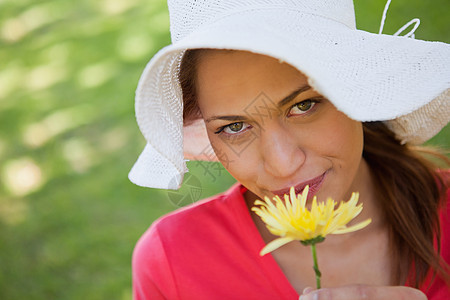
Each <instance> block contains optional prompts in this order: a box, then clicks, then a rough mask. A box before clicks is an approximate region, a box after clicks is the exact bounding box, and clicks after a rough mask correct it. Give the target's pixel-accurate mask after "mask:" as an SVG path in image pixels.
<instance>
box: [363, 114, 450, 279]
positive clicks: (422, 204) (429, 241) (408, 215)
mask: <svg viewBox="0 0 450 300" xmlns="http://www.w3.org/2000/svg"><path fill="white" fill-rule="evenodd" d="M363 129H364V150H363V157H364V159H365V160H366V161H367V163H368V164H369V166H370V169H371V172H372V174H373V175H374V179H375V185H376V187H377V191H378V195H377V196H378V198H379V203H380V205H382V209H383V211H384V213H385V215H386V218H387V223H388V228H389V233H390V241H391V249H392V254H393V257H394V261H395V264H396V265H394V268H393V274H392V275H393V278H394V280H395V282H396V283H397V284H400V283H401V282H400V280H401V278H405V277H406V276H408V274H409V275H410V277H409V278H407V279H408V282H409V284H410V285H412V286H414V287H418V286H419V285H420V284H421V283H423V281H424V279H425V277H426V275H427V273H428V271H429V270H430V268H431V269H433V270H434V271H435V273H437V274H438V275H440V276H441V277H442V278H443V279H444V280H445V281H447V283H449V279H450V278H449V268H448V265H447V264H446V263H445V262H444V261H443V259H442V258H441V257H440V256H439V253H440V235H441V232H440V222H439V209H440V208H441V207H442V206H443V205H445V203H446V200H447V199H446V198H445V194H446V189H447V188H448V178H446V176H445V174H444V176H440V174H438V172H439V171H437V166H436V165H435V164H433V163H431V161H429V160H427V159H425V158H424V156H423V155H422V154H427V155H428V154H429V155H433V156H435V157H438V158H440V159H442V160H443V161H444V162H445V164H446V165H447V166H448V165H449V159H448V158H447V157H445V156H444V155H442V154H439V152H437V151H434V150H432V149H431V148H425V147H411V146H409V145H407V144H406V145H402V144H401V143H400V141H399V140H397V139H396V138H395V135H394V133H393V132H392V131H390V130H389V129H388V128H387V127H386V125H385V124H384V123H383V122H365V123H363ZM434 238H436V241H437V252H436V251H435V249H434V247H433V241H434ZM401 258H403V259H401ZM405 263H406V265H405Z"/></svg>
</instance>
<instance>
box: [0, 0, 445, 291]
mask: <svg viewBox="0 0 450 300" xmlns="http://www.w3.org/2000/svg"><path fill="white" fill-rule="evenodd" d="M355 6H356V10H357V23H358V27H359V28H360V29H365V30H368V31H371V32H378V27H379V21H380V19H381V13H382V10H383V7H384V0H381V1H379V0H356V1H355ZM449 13H450V1H448V0H433V1H426V0H414V1H413V0H394V1H393V3H392V5H391V8H390V10H389V13H388V18H387V22H386V25H385V30H384V33H388V34H392V33H394V32H395V31H396V30H397V29H398V28H400V27H401V26H402V25H403V24H404V23H406V22H407V21H409V20H410V19H412V18H414V17H419V18H421V21H422V24H421V26H420V27H419V29H418V30H417V31H416V38H419V39H428V40H440V41H445V42H450V26H449V22H448V20H449V17H450V16H449ZM169 43H170V36H169V18H168V12H167V5H166V3H165V1H161V0H147V1H143V0H97V1H87V0H79V1H68V0H58V1H56V0H53V1H51V0H50V1H45V0H0V124H1V127H0V128H1V130H0V299H131V271H130V260H131V253H132V250H133V247H134V244H135V243H136V241H137V239H138V238H139V236H140V235H141V234H142V233H143V232H144V231H145V230H146V229H147V227H148V226H149V225H150V224H151V223H152V222H153V221H154V220H155V219H156V218H157V217H159V216H161V215H162V214H164V213H167V212H169V211H171V210H174V209H175V208H177V207H178V206H180V205H184V204H187V203H189V202H190V201H191V200H196V199H197V198H198V197H202V198H203V197H206V196H209V195H211V194H214V193H217V192H221V191H224V190H226V189H227V188H228V187H229V186H230V185H231V184H232V183H233V182H234V180H233V179H232V178H231V177H230V176H229V175H228V174H227V173H226V172H225V171H224V169H223V168H222V167H221V166H219V165H217V164H212V165H206V164H198V163H195V162H190V163H189V165H190V168H191V172H192V174H193V175H194V176H193V178H196V179H198V181H199V182H201V188H202V189H201V193H200V194H197V195H195V196H194V197H190V198H189V197H187V198H186V197H184V198H183V197H182V195H185V194H184V193H189V189H186V188H185V187H184V188H183V189H182V190H181V192H179V193H178V194H177V193H175V194H173V193H172V194H170V193H168V192H167V191H163V190H154V189H146V188H141V187H137V186H135V185H133V184H131V183H130V182H129V181H128V179H127V173H128V171H129V169H130V168H131V166H132V165H133V163H134V161H135V159H136V158H137V156H138V154H139V153H140V151H141V150H142V149H143V147H144V144H145V143H144V139H143V138H142V137H141V135H140V132H139V130H138V128H137V125H136V123H135V119H134V103H133V98H134V90H135V88H136V84H137V81H138V79H139V76H140V73H141V72H142V70H143V68H144V67H145V64H146V63H147V61H148V60H149V58H150V57H151V56H152V55H154V54H155V53H156V51H157V50H158V49H160V48H161V47H163V46H165V45H167V44H169ZM449 136H450V130H449V127H448V126H447V127H446V128H445V129H444V130H443V131H442V132H441V133H440V134H439V135H438V136H437V137H436V138H434V139H433V140H432V141H431V143H432V144H437V145H441V146H443V147H446V148H449V144H450V143H449ZM195 184H198V182H197V183H194V185H195ZM191 196H192V195H191ZM194 198H195V199H194Z"/></svg>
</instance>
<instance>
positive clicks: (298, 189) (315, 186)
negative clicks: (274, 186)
mask: <svg viewBox="0 0 450 300" xmlns="http://www.w3.org/2000/svg"><path fill="white" fill-rule="evenodd" d="M326 174H327V172H325V173H323V174H322V175H320V176H317V177H314V178H312V179H310V180H307V181H303V182H301V183H299V184H297V185H295V186H294V189H295V193H296V194H300V193H302V192H303V190H304V189H305V187H306V186H307V185H309V192H308V199H309V198H310V197H312V196H314V195H315V194H316V192H317V191H318V190H319V189H320V187H321V186H322V183H323V181H324V179H325V175H326ZM290 189H291V187H288V188H284V189H281V190H276V191H271V193H272V194H274V195H277V196H280V197H282V196H283V195H285V194H286V195H289V191H290Z"/></svg>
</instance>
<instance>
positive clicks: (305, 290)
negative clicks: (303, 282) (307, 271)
mask: <svg viewBox="0 0 450 300" xmlns="http://www.w3.org/2000/svg"><path fill="white" fill-rule="evenodd" d="M312 291H314V289H313V288H312V287H310V286H308V287H305V288H304V289H303V293H302V295H306V294H309V293H311V292H312Z"/></svg>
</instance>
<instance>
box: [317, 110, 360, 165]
mask: <svg viewBox="0 0 450 300" xmlns="http://www.w3.org/2000/svg"><path fill="white" fill-rule="evenodd" d="M327 126H328V127H329V128H330V129H329V130H328V133H327V136H325V137H324V139H323V141H324V142H325V144H326V147H328V148H329V149H330V150H331V151H332V152H333V153H332V156H335V157H338V158H339V159H340V160H341V161H342V163H345V164H349V165H355V166H356V165H359V162H360V159H361V156H362V150H363V144H364V143H363V130H362V124H361V123H360V122H357V121H354V120H351V119H349V118H348V117H347V116H345V115H344V114H342V113H338V114H337V115H336V117H335V118H334V122H332V123H331V124H330V123H328V125H327Z"/></svg>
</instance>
